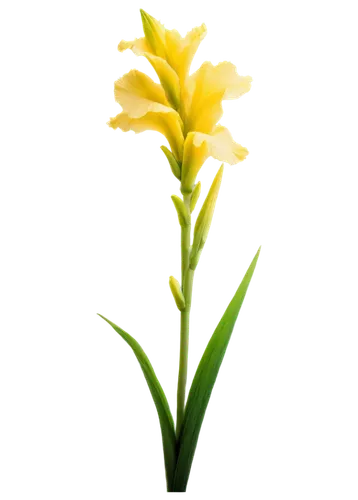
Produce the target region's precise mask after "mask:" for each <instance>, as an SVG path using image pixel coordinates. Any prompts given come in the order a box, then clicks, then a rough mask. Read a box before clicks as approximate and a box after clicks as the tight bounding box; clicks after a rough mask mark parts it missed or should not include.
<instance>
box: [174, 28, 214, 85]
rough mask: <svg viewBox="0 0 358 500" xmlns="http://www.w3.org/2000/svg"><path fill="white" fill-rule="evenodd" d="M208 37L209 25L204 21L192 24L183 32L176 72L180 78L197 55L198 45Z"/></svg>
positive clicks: (184, 74)
mask: <svg viewBox="0 0 358 500" xmlns="http://www.w3.org/2000/svg"><path fill="white" fill-rule="evenodd" d="M208 37H209V26H208V24H207V22H206V21H202V22H201V23H200V24H196V25H194V26H193V27H192V28H190V29H189V30H188V31H187V32H186V33H185V34H184V49H183V52H182V54H181V58H180V60H179V63H178V66H179V67H178V74H179V78H180V79H181V80H183V81H184V80H185V77H186V75H187V73H188V70H189V69H190V66H191V65H192V63H193V61H194V59H195V57H196V56H197V54H198V52H199V49H200V46H201V45H202V44H203V42H204V41H205V40H206V39H207V38H208Z"/></svg>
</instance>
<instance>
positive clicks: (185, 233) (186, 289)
mask: <svg viewBox="0 0 358 500" xmlns="http://www.w3.org/2000/svg"><path fill="white" fill-rule="evenodd" d="M190 198H191V195H190V194H189V195H184V203H185V206H186V207H187V210H188V214H189V221H188V224H187V225H186V226H183V227H182V228H181V270H182V291H183V295H184V298H185V309H184V310H183V311H182V312H181V315H180V357H179V376H178V393H177V423H176V434H177V437H179V433H180V428H181V425H182V422H183V418H184V408H185V387H186V379H187V373H188V349H189V316H190V308H191V296H192V290H193V278H194V271H193V270H192V269H190V268H189V258H190V229H191V217H190Z"/></svg>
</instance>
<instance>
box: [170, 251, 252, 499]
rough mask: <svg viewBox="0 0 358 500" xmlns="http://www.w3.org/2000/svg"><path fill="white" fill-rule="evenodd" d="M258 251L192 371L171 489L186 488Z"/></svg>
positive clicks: (182, 489)
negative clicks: (193, 372)
mask: <svg viewBox="0 0 358 500" xmlns="http://www.w3.org/2000/svg"><path fill="white" fill-rule="evenodd" d="M260 250H261V247H260V248H259V250H258V251H257V253H256V255H255V257H254V259H253V261H252V262H251V264H250V266H249V268H248V270H247V272H246V274H245V276H244V278H243V280H242V282H241V284H240V286H239V288H238V289H237V291H236V293H235V295H234V297H233V299H232V300H231V302H230V304H229V306H228V308H227V309H226V311H225V313H224V315H223V317H222V318H221V320H220V322H219V324H218V326H217V327H216V329H215V331H214V333H213V335H212V337H211V339H210V340H209V343H208V345H207V347H206V349H205V352H204V354H203V356H202V358H201V360H200V363H199V366H198V368H197V371H196V373H195V376H194V379H193V382H192V385H191V388H190V391H189V395H188V400H187V403H186V408H185V414H184V420H183V424H182V428H181V433H180V436H179V443H178V459H177V466H176V471H175V475H174V482H173V487H174V491H177V492H184V491H186V486H187V482H188V479H189V474H190V469H191V465H192V462H193V458H194V453H195V449H196V445H197V442H198V438H199V433H200V429H201V425H202V422H203V419H204V416H205V412H206V408H207V406H208V404H209V400H210V396H211V392H212V390H213V387H214V384H215V381H216V378H217V375H218V373H219V369H220V366H221V363H222V361H223V358H224V355H225V352H226V348H227V346H228V344H229V340H230V337H231V333H232V331H233V329H234V326H235V322H236V319H237V316H238V314H239V311H240V309H241V305H242V303H243V301H244V298H245V295H246V292H247V289H248V286H249V284H250V281H251V278H252V275H253V273H254V270H255V267H256V263H257V259H258V257H259V254H260Z"/></svg>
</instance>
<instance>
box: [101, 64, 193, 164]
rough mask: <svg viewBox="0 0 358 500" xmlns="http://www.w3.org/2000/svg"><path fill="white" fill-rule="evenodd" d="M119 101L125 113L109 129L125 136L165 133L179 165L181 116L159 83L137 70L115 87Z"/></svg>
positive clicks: (118, 116)
mask: <svg viewBox="0 0 358 500" xmlns="http://www.w3.org/2000/svg"><path fill="white" fill-rule="evenodd" d="M114 95H115V98H116V101H117V102H118V103H119V104H120V105H121V106H122V108H123V112H122V113H120V114H119V115H117V116H116V117H115V118H111V119H110V121H109V122H108V125H109V126H110V127H112V128H114V129H115V128H118V127H119V128H120V129H122V130H123V131H124V132H127V131H128V130H134V132H136V133H138V132H143V131H144V130H156V131H157V132H160V133H162V134H163V135H164V136H165V137H166V138H167V139H168V142H169V144H170V147H171V148H172V152H173V154H174V156H175V157H176V158H177V160H178V161H181V159H182V151H183V141H184V136H183V131H182V121H181V118H180V116H179V114H178V113H177V112H176V111H175V110H174V109H173V108H172V107H170V106H169V103H168V101H167V98H166V96H165V92H164V91H163V88H162V87H161V85H159V84H158V83H155V82H153V80H152V79H151V78H149V76H147V75H145V74H144V73H141V72H140V71H137V70H132V71H130V72H129V73H127V74H126V75H124V76H123V77H122V78H120V79H119V80H117V81H116V82H115V84H114Z"/></svg>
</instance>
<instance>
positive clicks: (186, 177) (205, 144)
mask: <svg viewBox="0 0 358 500" xmlns="http://www.w3.org/2000/svg"><path fill="white" fill-rule="evenodd" d="M248 154H249V152H248V150H247V149H246V148H244V147H242V146H240V144H237V143H236V142H234V140H233V138H232V137H231V134H230V132H229V131H228V129H227V128H225V127H222V126H221V125H217V126H216V127H215V129H214V131H213V132H212V133H211V134H203V133H201V132H189V134H188V135H187V137H186V139H185V142H184V153H183V165H182V175H181V189H182V192H183V193H190V192H191V191H192V189H193V186H194V183H195V179H196V176H197V175H198V172H199V170H200V168H201V167H202V165H203V164H204V162H205V160H206V159H207V158H209V156H212V157H213V158H215V159H216V160H220V161H224V162H225V163H229V164H230V165H235V164H236V163H238V162H239V161H242V160H244V159H245V158H246V156H247V155H248Z"/></svg>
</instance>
